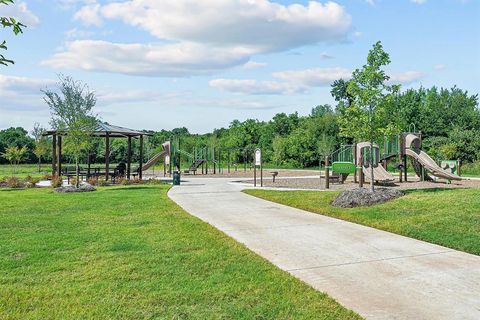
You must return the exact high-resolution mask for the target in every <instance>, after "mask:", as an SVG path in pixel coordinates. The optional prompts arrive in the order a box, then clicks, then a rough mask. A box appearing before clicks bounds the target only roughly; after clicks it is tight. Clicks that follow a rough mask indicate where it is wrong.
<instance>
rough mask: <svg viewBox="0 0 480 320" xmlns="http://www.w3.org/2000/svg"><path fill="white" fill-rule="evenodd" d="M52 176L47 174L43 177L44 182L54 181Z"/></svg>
mask: <svg viewBox="0 0 480 320" xmlns="http://www.w3.org/2000/svg"><path fill="white" fill-rule="evenodd" d="M52 178H53V177H52V175H51V174H46V175H44V176H43V180H52Z"/></svg>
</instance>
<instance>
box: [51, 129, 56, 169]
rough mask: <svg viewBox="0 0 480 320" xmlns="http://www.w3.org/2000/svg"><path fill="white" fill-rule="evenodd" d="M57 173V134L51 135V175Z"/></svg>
mask: <svg viewBox="0 0 480 320" xmlns="http://www.w3.org/2000/svg"><path fill="white" fill-rule="evenodd" d="M56 175H57V135H55V134H54V135H52V176H56Z"/></svg>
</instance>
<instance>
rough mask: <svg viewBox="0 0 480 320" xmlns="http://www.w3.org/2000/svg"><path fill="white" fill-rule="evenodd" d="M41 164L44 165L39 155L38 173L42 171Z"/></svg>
mask: <svg viewBox="0 0 480 320" xmlns="http://www.w3.org/2000/svg"><path fill="white" fill-rule="evenodd" d="M41 165H42V160H41V159H40V157H38V173H40V172H41V168H40V166H41Z"/></svg>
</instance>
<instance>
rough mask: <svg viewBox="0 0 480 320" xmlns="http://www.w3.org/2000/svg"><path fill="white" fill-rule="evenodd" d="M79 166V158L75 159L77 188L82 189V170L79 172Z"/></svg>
mask: <svg viewBox="0 0 480 320" xmlns="http://www.w3.org/2000/svg"><path fill="white" fill-rule="evenodd" d="M79 169H80V168H79V166H78V157H77V158H76V159H75V175H76V178H77V179H76V181H75V188H77V189H78V188H79V187H80V170H79Z"/></svg>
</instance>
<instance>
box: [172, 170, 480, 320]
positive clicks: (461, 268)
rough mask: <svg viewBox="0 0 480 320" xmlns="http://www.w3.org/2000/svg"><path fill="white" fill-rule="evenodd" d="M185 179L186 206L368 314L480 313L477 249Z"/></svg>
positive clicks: (177, 197)
mask: <svg viewBox="0 0 480 320" xmlns="http://www.w3.org/2000/svg"><path fill="white" fill-rule="evenodd" d="M185 179H186V180H187V181H185V182H183V181H182V186H178V187H174V188H172V189H171V190H170V192H169V197H170V198H171V199H172V200H174V201H175V202H177V203H178V204H179V205H180V206H181V207H183V208H184V209H185V210H186V211H187V212H189V213H190V214H192V215H194V216H197V217H198V218H200V219H202V220H204V221H205V222H207V223H209V224H211V225H213V226H214V227H216V228H217V229H219V230H221V231H223V232H224V233H226V234H227V235H229V236H231V237H232V238H234V239H236V240H237V241H239V242H240V243H243V244H245V245H246V246H247V247H248V248H250V249H251V250H252V251H254V252H256V253H257V254H259V255H260V256H262V257H264V258H265V259H267V260H269V261H270V262H272V263H273V264H275V265H276V266H278V267H279V268H281V269H283V270H285V271H287V272H289V273H291V274H292V275H294V276H295V277H297V278H299V279H301V280H303V281H305V282H306V283H308V284H310V285H311V286H312V287H314V288H316V289H318V290H320V291H322V292H325V293H327V294H329V295H330V296H331V297H333V298H335V299H336V300H337V301H338V302H340V303H341V304H342V305H344V306H346V307H347V308H350V309H352V310H354V311H356V312H358V313H359V314H361V315H362V316H364V317H365V318H367V319H449V320H451V319H480V257H479V256H475V255H471V254H467V253H463V252H460V251H456V250H453V249H449V248H445V247H442V246H437V245H434V244H430V243H426V242H423V241H419V240H415V239H411V238H407V237H403V236H399V235H395V234H392V233H389V232H385V231H381V230H377V229H373V228H369V227H365V226H361V225H358V224H354V223H350V222H346V221H342V220H338V219H334V218H330V217H326V216H322V215H319V214H313V213H310V212H306V211H303V210H299V209H294V208H290V207H287V206H283V205H280V204H276V203H272V202H268V201H265V200H261V199H257V198H255V197H251V196H249V195H246V194H243V193H242V192H241V190H242V189H245V186H241V185H235V184H231V183H229V182H230V180H229V179H223V178H193V179H188V178H185ZM281 298H282V297H279V299H281Z"/></svg>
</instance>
